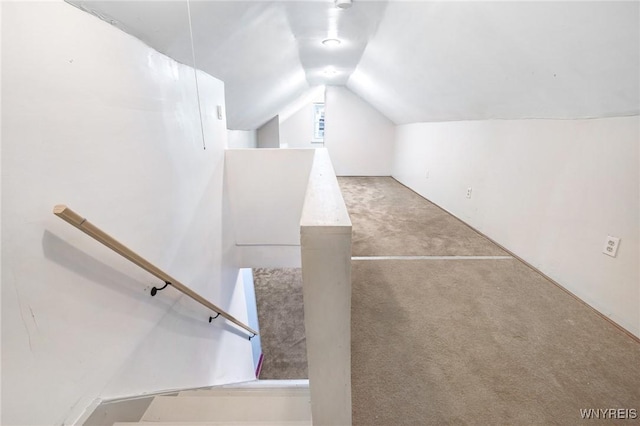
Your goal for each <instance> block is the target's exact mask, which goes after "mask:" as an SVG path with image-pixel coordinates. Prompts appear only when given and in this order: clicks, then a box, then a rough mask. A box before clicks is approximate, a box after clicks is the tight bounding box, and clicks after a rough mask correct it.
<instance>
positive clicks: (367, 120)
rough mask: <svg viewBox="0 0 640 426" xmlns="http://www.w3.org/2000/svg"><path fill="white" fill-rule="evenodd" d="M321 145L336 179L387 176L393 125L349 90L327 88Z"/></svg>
mask: <svg viewBox="0 0 640 426" xmlns="http://www.w3.org/2000/svg"><path fill="white" fill-rule="evenodd" d="M324 114H325V119H324V121H325V135H324V144H325V147H326V148H327V150H328V151H329V155H330V156H331V162H332V163H333V167H334V169H335V171H336V174H337V175H338V176H389V175H390V174H391V164H392V160H393V143H394V132H395V125H394V124H393V123H392V122H391V121H389V119H388V118H386V117H385V116H384V115H382V114H381V113H379V112H378V111H377V110H375V109H374V108H373V107H371V106H370V105H369V104H367V103H366V102H365V101H364V100H362V98H360V97H358V96H357V95H355V94H354V93H353V92H351V91H350V90H349V89H347V88H345V87H338V86H327V90H326V96H325V113H324Z"/></svg>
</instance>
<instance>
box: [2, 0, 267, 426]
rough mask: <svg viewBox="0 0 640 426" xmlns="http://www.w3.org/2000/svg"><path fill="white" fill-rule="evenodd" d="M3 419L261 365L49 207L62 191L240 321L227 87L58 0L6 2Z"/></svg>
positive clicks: (71, 409)
mask: <svg viewBox="0 0 640 426" xmlns="http://www.w3.org/2000/svg"><path fill="white" fill-rule="evenodd" d="M2 15H3V16H2V18H3V20H2V388H3V392H2V419H1V423H2V424H11V425H22V424H25V425H36V424H38V425H44V424H56V425H60V424H71V423H73V422H75V421H76V419H78V418H79V417H80V416H81V415H82V413H83V412H84V411H85V409H86V408H87V407H89V406H90V405H91V404H92V402H93V401H94V400H95V399H96V398H115V397H125V396H130V395H139V394H142V393H147V392H155V391H161V390H167V389H175V388H183V387H197V386H207V385H214V384H219V383H229V382H236V381H242V380H250V379H253V378H254V374H253V362H252V359H251V344H250V342H249V341H248V339H247V336H246V335H245V334H243V333H240V332H237V331H236V329H235V328H234V327H232V326H231V325H229V324H227V323H225V322H216V323H214V324H209V323H208V321H207V319H208V315H209V313H208V312H206V311H204V309H203V308H200V307H199V305H197V304H196V303H195V302H192V301H190V300H188V299H185V298H180V296H179V294H178V293H177V292H176V291H175V290H173V289H171V288H167V289H166V290H163V291H162V292H160V293H158V295H157V296H155V297H153V298H152V297H150V295H149V291H150V289H151V287H152V286H154V285H156V286H157V285H159V284H161V283H159V282H158V280H157V279H155V278H154V277H152V276H151V275H149V274H148V273H146V272H144V271H142V270H141V269H139V268H138V267H136V266H134V265H133V264H131V263H130V262H128V261H127V260H125V259H123V258H121V257H119V256H118V255H116V254H115V253H113V252H111V251H110V250H109V249H107V248H105V247H103V246H101V245H100V244H99V243H97V242H96V241H94V240H92V239H91V238H89V237H88V236H86V235H85V234H83V233H81V232H80V231H78V230H77V229H75V228H73V227H71V226H70V225H68V224H67V223H65V222H64V221H62V220H60V219H59V218H57V217H55V216H54V215H53V214H52V209H53V206H54V205H55V204H61V203H66V204H68V205H69V206H70V207H71V208H73V209H74V210H76V211H77V212H79V213H80V214H82V215H85V216H86V217H87V218H88V219H89V220H90V221H92V222H93V223H94V224H96V225H98V226H100V227H101V228H103V229H104V230H105V231H107V232H109V233H111V234H112V235H113V236H114V237H116V238H117V239H119V240H120V241H121V242H123V243H125V244H126V245H128V246H129V247H130V248H131V249H133V250H134V251H136V252H138V253H139V254H141V255H142V256H144V257H146V258H147V259H148V260H150V261H151V262H153V263H155V264H156V265H158V266H159V267H160V268H161V269H163V270H165V271H166V272H168V273H170V274H171V275H174V276H176V277H177V278H179V279H180V280H181V281H183V282H184V283H186V284H188V285H189V286H191V287H192V288H193V289H194V290H196V291H198V292H199V293H201V294H202V295H203V296H205V297H207V298H210V299H211V300H212V301H213V302H214V303H216V304H218V305H220V306H221V307H223V308H225V309H227V310H228V311H229V312H230V313H231V314H232V315H234V316H237V317H238V318H239V319H243V318H246V305H245V301H244V294H243V290H242V287H241V286H239V287H236V286H235V283H236V278H237V275H238V269H237V268H236V267H235V266H234V260H233V259H232V254H233V236H232V234H231V233H230V232H229V231H228V230H229V229H230V225H229V220H230V214H229V212H228V211H227V210H226V208H227V207H228V203H227V201H226V200H225V197H224V193H223V161H224V147H225V145H226V128H225V127H226V124H225V121H224V120H217V119H215V118H214V117H215V115H216V106H217V105H224V85H223V83H222V82H220V81H219V80H216V79H214V78H213V77H211V76H208V75H206V74H204V73H199V74H198V78H199V86H200V90H201V92H202V93H201V94H202V96H201V102H202V108H203V110H202V113H203V114H202V116H203V118H204V119H205V121H204V122H203V126H204V133H205V135H206V140H205V142H206V144H207V149H206V150H203V146H202V145H203V141H202V134H201V130H200V121H199V120H200V117H199V115H198V107H197V101H196V92H195V80H194V72H193V69H192V68H189V67H187V66H185V65H181V64H179V63H177V62H175V61H173V60H171V59H169V58H167V57H166V56H164V55H162V54H159V53H158V52H156V51H154V50H152V49H151V48H149V47H148V46H146V45H145V44H143V43H142V42H140V41H138V40H136V39H135V38H133V37H131V36H130V35H127V34H125V33H123V32H121V31H120V30H118V29H116V28H114V27H112V26H111V25H109V24H107V23H105V22H103V21H101V20H99V19H97V18H95V17H94V16H91V15H89V14H86V13H84V12H82V11H80V10H78V9H76V8H75V7H73V6H70V5H68V4H66V3H63V2H62V1H47V2H3V3H2Z"/></svg>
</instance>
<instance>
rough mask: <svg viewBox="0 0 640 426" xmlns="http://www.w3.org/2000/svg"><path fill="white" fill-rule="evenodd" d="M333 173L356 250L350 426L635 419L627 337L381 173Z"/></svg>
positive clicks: (634, 355) (639, 377)
mask: <svg viewBox="0 0 640 426" xmlns="http://www.w3.org/2000/svg"><path fill="white" fill-rule="evenodd" d="M339 182H340V186H341V188H342V192H343V195H344V198H345V202H346V204H347V207H348V209H349V213H350V216H351V220H352V222H353V233H354V238H353V254H352V255H353V256H354V257H355V258H357V259H361V260H353V261H352V283H353V293H352V348H351V349H352V399H353V424H354V425H366V426H369V425H402V424H404V425H425V424H438V425H439V424H478V425H486V424H527V425H529V424H541V425H542V424H577V423H581V421H582V420H581V414H580V410H581V409H590V408H593V409H604V408H606V409H610V408H615V409H623V410H624V409H628V410H633V409H635V410H637V413H638V415H640V344H639V343H638V342H637V341H635V340H634V339H632V338H631V337H630V336H629V335H627V334H625V333H624V332H622V331H621V330H619V329H618V328H616V327H615V326H614V325H612V324H611V323H609V322H608V321H606V320H604V319H603V318H602V317H600V316H599V315H598V314H597V313H596V312H595V311H593V310H592V309H591V308H589V307H587V306H586V305H584V304H583V303H581V302H580V301H578V300H576V299H575V298H573V297H572V296H570V295H568V294H567V293H566V292H564V291H563V290H561V289H560V288H558V287H557V286H556V285H555V284H553V283H551V282H550V281H548V280H547V279H545V278H544V277H543V276H542V275H540V274H539V273H537V272H536V271H534V270H532V269H530V268H529V267H528V266H526V265H525V264H523V263H522V262H520V261H519V260H517V259H514V258H512V257H510V255H509V254H508V253H506V252H505V251H503V250H502V249H501V248H500V247H498V246H496V245H495V244H493V243H492V242H491V241H489V240H488V239H486V238H485V237H483V236H482V235H480V234H478V233H477V232H475V231H474V230H473V229H471V228H469V227H468V226H466V225H465V224H463V223H462V222H460V221H459V220H457V219H456V218H454V217H453V216H451V215H449V214H447V213H446V212H444V211H442V210H441V209H439V208H438V207H437V206H435V205H433V204H432V203H430V202H428V201H427V200H425V199H424V198H422V197H420V196H418V195H417V194H415V193H414V192H412V191H411V190H409V189H407V188H406V187H404V186H402V185H400V184H399V183H397V182H396V181H395V180H393V179H392V178H340V179H339ZM372 256H376V257H379V256H387V257H392V258H391V259H375V260H372V259H371V257H372ZM396 256H414V257H413V258H411V260H402V259H398V258H395V257H396ZM416 256H419V257H420V258H416ZM422 256H424V257H425V258H423V257H422ZM429 256H434V257H437V258H429ZM627 413H632V411H627ZM637 421H638V420H637V419H636V420H621V422H622V423H623V424H629V422H633V423H635V422H637ZM603 424H604V423H603ZM607 424H609V423H607ZM636 424H637V423H636Z"/></svg>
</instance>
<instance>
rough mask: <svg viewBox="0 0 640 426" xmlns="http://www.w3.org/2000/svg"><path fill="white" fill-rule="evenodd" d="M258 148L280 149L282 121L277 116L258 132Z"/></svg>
mask: <svg viewBox="0 0 640 426" xmlns="http://www.w3.org/2000/svg"><path fill="white" fill-rule="evenodd" d="M257 133H258V148H280V119H279V118H278V116H277V115H276V116H275V117H273V118H272V119H271V120H269V121H267V122H266V123H264V124H263V125H262V126H261V127H260V128H259V129H258V131H257Z"/></svg>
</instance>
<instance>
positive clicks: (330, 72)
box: [322, 67, 338, 77]
mask: <svg viewBox="0 0 640 426" xmlns="http://www.w3.org/2000/svg"><path fill="white" fill-rule="evenodd" d="M322 73H323V74H324V75H326V76H329V77H332V76H334V75H336V74H338V70H337V69H335V67H326V68H325V69H324V70H323V71H322Z"/></svg>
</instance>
